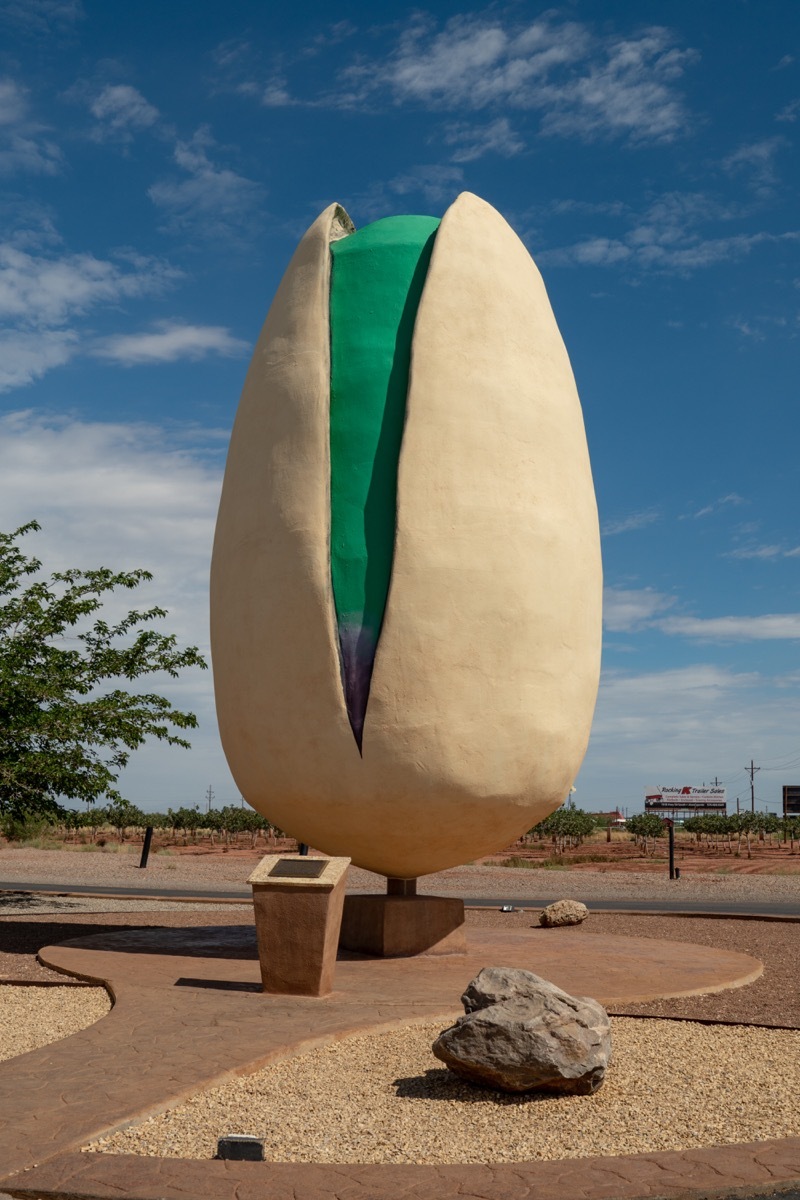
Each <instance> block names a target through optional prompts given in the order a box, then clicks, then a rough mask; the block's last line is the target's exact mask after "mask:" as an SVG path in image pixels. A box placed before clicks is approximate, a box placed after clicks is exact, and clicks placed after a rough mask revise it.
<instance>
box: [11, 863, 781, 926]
mask: <svg viewBox="0 0 800 1200" xmlns="http://www.w3.org/2000/svg"><path fill="white" fill-rule="evenodd" d="M264 852H265V851H264V848H263V847H259V849H258V851H256V852H255V853H254V854H252V855H251V854H246V855H245V854H242V855H240V854H218V855H211V854H197V855H193V854H192V855H189V854H179V855H169V854H167V855H165V854H156V855H154V856H152V857H151V858H150V862H149V864H148V866H147V868H146V870H144V871H140V870H139V867H138V862H139V851H138V847H134V848H131V849H127V850H125V851H122V852H118V853H113V852H108V851H94V852H81V851H80V850H28V849H25V850H19V849H14V848H12V847H9V846H4V847H0V880H3V881H5V882H8V883H14V884H17V883H18V884H21V885H24V884H30V885H33V884H35V883H65V884H66V883H78V884H85V885H90V884H92V883H94V884H96V885H97V886H99V887H126V886H130V887H131V888H132V889H136V888H139V887H165V888H170V889H179V890H181V891H185V892H187V893H191V891H192V889H193V888H195V889H196V888H202V889H203V890H208V889H214V888H218V889H219V890H220V891H231V890H237V888H241V890H242V893H243V894H248V893H249V888H248V887H247V883H246V880H247V877H248V875H249V874H250V873H251V872H252V870H253V868H254V867H255V865H256V863H257V862H258V861H259V859H260V858H261V857H262V856H263V854H264ZM348 887H349V890H350V891H367V892H369V891H383V890H385V887H386V883H385V880H384V879H383V878H382V877H381V876H378V875H373V874H372V873H371V872H370V871H362V870H361V869H360V868H358V867H351V868H350V871H349V875H348ZM419 890H420V892H424V893H427V894H431V893H433V894H437V895H442V896H447V895H456V896H468V897H474V898H475V899H478V898H480V897H505V898H507V899H508V900H518V899H522V898H524V897H525V896H535V897H536V898H537V899H547V900H559V899H562V898H564V897H570V898H574V899H576V900H587V901H592V900H614V899H619V900H626V901H627V900H637V899H642V900H675V899H684V900H687V901H689V902H691V903H693V904H694V903H695V902H696V901H700V900H712V901H714V902H715V903H724V902H725V901H734V902H739V901H747V900H753V901H767V902H769V901H774V902H776V903H780V902H785V903H792V902H794V903H796V905H797V911H798V915H800V875H736V874H730V875H726V874H722V875H684V876H683V878H681V879H680V880H676V881H671V880H670V879H669V877H668V875H667V872H666V867H665V870H664V874H663V875H660V874H659V875H654V874H652V873H645V872H638V873H637V872H630V873H628V872H624V871H610V870H606V869H602V868H601V869H598V870H597V871H590V870H583V869H581V870H580V871H567V870H563V871H561V870H546V869H544V868H541V867H539V868H534V869H531V868H526V867H490V866H465V867H454V868H452V869H451V870H449V871H442V872H440V873H439V874H438V875H426V876H424V877H423V878H422V879H421V880H420V882H419Z"/></svg>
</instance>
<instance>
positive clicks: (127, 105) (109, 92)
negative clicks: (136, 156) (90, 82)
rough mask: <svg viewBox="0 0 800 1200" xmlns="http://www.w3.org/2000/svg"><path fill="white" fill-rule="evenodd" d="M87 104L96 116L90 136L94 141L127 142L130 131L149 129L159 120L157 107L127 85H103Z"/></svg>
mask: <svg viewBox="0 0 800 1200" xmlns="http://www.w3.org/2000/svg"><path fill="white" fill-rule="evenodd" d="M89 107H90V110H91V113H92V116H93V117H96V118H97V122H98V124H97V126H96V128H95V131H94V134H93V136H94V137H95V139H96V140H98V141H103V140H105V139H108V138H115V139H117V140H121V141H129V140H130V139H131V138H132V136H133V134H134V133H136V132H139V131H141V130H143V129H150V128H152V126H153V125H155V124H156V123H157V122H158V119H159V112H158V109H157V108H155V107H154V106H153V105H152V104H150V103H149V102H148V101H147V100H145V98H144V96H143V95H142V93H141V92H140V91H138V90H137V89H136V88H135V87H131V86H130V84H115V85H111V84H109V85H107V86H106V87H104V88H103V90H102V91H101V92H100V93H99V95H97V96H96V97H95V98H94V100H93V101H92V102H91V104H90V106H89Z"/></svg>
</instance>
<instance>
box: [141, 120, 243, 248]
mask: <svg viewBox="0 0 800 1200" xmlns="http://www.w3.org/2000/svg"><path fill="white" fill-rule="evenodd" d="M213 145H214V139H213V138H212V137H211V135H210V133H209V131H208V130H207V129H206V128H202V129H199V130H198V131H197V133H196V134H195V135H194V137H193V138H192V139H191V141H188V142H178V143H177V145H176V147H175V151H174V156H173V157H174V160H175V163H176V165H177V166H178V167H180V169H181V171H183V172H184V174H185V176H186V178H182V179H166V180H161V181H160V182H158V183H154V184H153V185H152V187H150V188H149V189H148V193H147V194H148V195H149V197H150V199H151V200H152V201H153V203H154V204H155V205H156V206H157V207H158V208H161V209H163V210H164V211H165V212H166V214H167V228H168V229H169V230H170V231H171V232H176V233H189V234H195V235H199V236H201V237H204V238H226V239H228V240H237V239H244V238H245V236H246V235H247V233H248V232H251V231H252V227H253V222H254V220H256V219H257V217H258V209H259V207H260V204H261V201H262V197H263V188H262V187H261V185H260V184H258V183H255V182H253V180H251V179H246V178H245V177H244V176H243V175H237V174H236V172H235V171H231V170H230V169H229V168H227V167H217V166H216V165H215V164H214V163H213V162H212V161H211V160H210V158H209V156H208V151H209V149H210V148H211V147H212V146H213Z"/></svg>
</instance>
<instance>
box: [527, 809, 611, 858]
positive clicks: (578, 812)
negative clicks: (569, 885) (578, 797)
mask: <svg viewBox="0 0 800 1200" xmlns="http://www.w3.org/2000/svg"><path fill="white" fill-rule="evenodd" d="M596 828H597V821H596V818H595V817H594V816H592V814H591V813H587V812H584V811H583V809H582V808H573V807H570V806H567V807H565V808H557V809H556V811H555V812H554V813H551V814H550V816H549V817H545V819H544V820H543V821H540V822H539V824H538V825H534V826H533V828H532V829H529V830H528V832H527V834H526V835H525V836H526V837H527V838H529V839H530V838H535V839H536V840H537V841H545V840H548V839H549V840H550V841H552V843H553V850H554V852H555V853H556V854H563V853H564V851H565V850H567V849H570V850H573V849H575V847H576V846H580V844H581V843H582V842H583V839H584V838H587V837H589V835H590V834H592V833H594V831H595V829H596Z"/></svg>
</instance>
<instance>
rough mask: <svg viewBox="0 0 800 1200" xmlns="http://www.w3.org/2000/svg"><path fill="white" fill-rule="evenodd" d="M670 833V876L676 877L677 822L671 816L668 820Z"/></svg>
mask: <svg viewBox="0 0 800 1200" xmlns="http://www.w3.org/2000/svg"><path fill="white" fill-rule="evenodd" d="M666 823H667V831H668V834H669V877H670V879H674V878H675V823H674V821H671V820H670V819H669V817H667V820H666Z"/></svg>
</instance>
